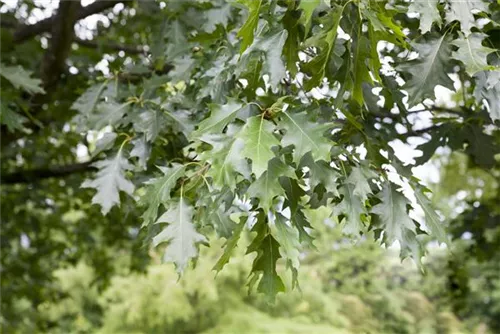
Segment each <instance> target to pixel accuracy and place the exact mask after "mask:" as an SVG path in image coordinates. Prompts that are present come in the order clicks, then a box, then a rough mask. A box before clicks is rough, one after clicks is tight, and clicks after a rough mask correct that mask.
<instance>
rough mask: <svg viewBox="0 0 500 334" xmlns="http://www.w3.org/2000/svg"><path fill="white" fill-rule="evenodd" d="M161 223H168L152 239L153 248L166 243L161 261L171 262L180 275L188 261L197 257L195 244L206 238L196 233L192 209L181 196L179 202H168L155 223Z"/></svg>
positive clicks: (204, 240)
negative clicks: (164, 210)
mask: <svg viewBox="0 0 500 334" xmlns="http://www.w3.org/2000/svg"><path fill="white" fill-rule="evenodd" d="M161 223H168V226H167V227H166V228H164V229H163V230H162V231H161V232H160V233H159V234H158V235H156V236H155V237H154V238H153V247H156V246H158V245H159V244H161V243H164V242H168V245H167V246H166V248H165V253H164V255H163V260H164V261H165V262H173V263H174V264H175V266H176V269H177V272H178V273H179V274H182V273H183V272H184V270H185V269H186V267H187V265H188V263H189V260H190V259H192V258H194V257H196V256H197V255H198V250H197V248H196V244H197V243H199V242H206V238H205V236H203V235H201V234H200V233H198V232H197V231H196V229H195V226H194V224H193V207H192V206H191V205H189V204H187V203H186V201H185V199H184V197H182V196H181V197H180V198H179V201H175V202H170V203H169V208H168V210H167V211H166V212H165V213H164V214H163V215H161V216H160V218H158V220H157V221H156V222H155V224H161Z"/></svg>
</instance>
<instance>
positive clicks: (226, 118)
mask: <svg viewBox="0 0 500 334" xmlns="http://www.w3.org/2000/svg"><path fill="white" fill-rule="evenodd" d="M242 107H243V105H242V104H241V103H237V102H235V101H229V102H228V103H227V104H223V105H218V104H212V105H210V109H211V112H210V116H209V117H208V118H206V119H204V120H203V121H201V122H200V124H199V125H198V128H197V129H196V131H194V132H193V133H192V134H191V137H192V138H196V137H200V136H201V135H203V134H206V133H222V132H223V130H224V129H225V128H226V126H227V125H228V124H229V123H231V122H232V121H234V120H235V118H236V115H237V114H238V112H239V111H240V109H241V108H242Z"/></svg>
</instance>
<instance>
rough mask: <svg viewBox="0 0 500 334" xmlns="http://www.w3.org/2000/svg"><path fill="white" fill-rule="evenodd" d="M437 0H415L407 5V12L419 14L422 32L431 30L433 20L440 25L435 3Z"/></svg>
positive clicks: (440, 21)
mask: <svg viewBox="0 0 500 334" xmlns="http://www.w3.org/2000/svg"><path fill="white" fill-rule="evenodd" d="M438 3H439V0H415V1H413V2H412V3H411V5H410V7H408V12H410V13H418V14H420V26H419V28H420V31H421V32H422V34H425V33H426V32H429V31H430V30H431V27H432V24H434V23H435V22H436V23H437V24H438V26H441V24H442V20H441V15H440V14H439V10H438V8H437V5H438Z"/></svg>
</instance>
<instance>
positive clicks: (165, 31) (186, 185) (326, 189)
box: [2, 0, 500, 298]
mask: <svg viewBox="0 0 500 334" xmlns="http://www.w3.org/2000/svg"><path fill="white" fill-rule="evenodd" d="M141 6H142V7H141ZM149 6H153V7H154V8H153V9H151V8H150V7H149ZM138 8H139V9H141V10H142V11H143V13H149V12H151V11H154V10H158V7H156V4H154V3H150V4H140V5H139V7H138ZM499 9H500V5H499V4H498V3H493V2H490V3H488V2H486V1H485V2H482V1H472V0H466V1H465V2H464V1H460V2H458V1H438V0H434V1H426V2H421V1H415V2H403V1H370V0H357V1H352V0H350V1H338V2H337V1H332V2H331V3H326V2H323V1H320V0H312V1H305V0H304V1H271V0H268V1H263V0H257V1H256V0H241V1H238V2H236V3H231V4H227V3H224V2H210V3H208V2H203V1H200V2H178V3H177V2H174V3H169V4H168V6H166V7H165V8H163V9H162V10H161V11H160V14H161V15H157V16H155V17H154V18H152V19H151V21H152V22H151V23H152V28H151V29H152V30H153V32H152V33H151V34H150V35H148V36H147V42H148V43H149V44H150V55H149V57H138V59H137V61H136V62H135V63H133V64H132V65H130V64H129V65H128V66H124V67H123V68H120V69H119V71H118V73H116V74H115V75H109V76H107V77H105V78H103V79H102V80H95V81H94V84H92V85H91V86H90V87H89V88H88V89H87V90H86V91H85V92H84V93H83V94H81V95H80V96H79V97H78V99H77V100H76V101H75V102H74V103H73V105H72V107H71V108H72V109H73V110H75V111H76V112H77V115H76V116H75V117H74V118H73V120H72V121H71V123H72V124H73V129H74V130H75V131H76V132H83V133H88V132H89V131H101V132H102V131H104V132H105V133H104V135H103V136H102V138H100V139H99V140H98V141H97V142H96V143H95V149H94V150H93V151H92V152H91V155H92V156H93V157H95V159H97V158H99V157H101V156H102V157H103V158H102V159H100V160H99V161H97V162H95V163H94V167H95V168H97V169H98V172H97V174H96V175H94V176H91V177H90V179H88V180H86V181H85V182H83V184H82V187H85V188H94V189H95V194H94V196H93V198H92V203H95V204H98V205H100V206H101V211H102V213H103V214H108V213H109V212H110V210H111V209H112V208H113V207H118V206H119V205H120V202H121V199H120V192H123V193H125V194H128V195H129V196H131V197H133V198H134V199H137V200H138V202H139V203H140V205H141V206H142V207H143V208H144V213H143V215H142V220H143V227H144V228H146V229H147V230H148V233H149V234H150V237H151V239H152V243H153V246H155V247H156V246H159V247H164V259H165V260H166V261H171V262H173V263H175V265H176V268H177V270H178V272H179V273H182V272H183V270H184V269H185V268H186V267H187V265H188V263H189V261H190V260H191V259H194V258H196V256H197V246H198V245H199V244H200V243H209V240H208V237H207V236H208V235H209V231H211V230H215V232H216V233H217V235H218V236H219V237H221V238H225V239H226V240H227V242H226V244H225V246H224V249H223V255H222V256H221V258H220V259H219V261H218V262H217V263H216V265H215V267H214V269H216V270H221V269H222V268H223V267H224V265H225V264H226V263H227V262H228V261H229V259H230V258H231V253H232V252H233V251H234V249H235V248H236V247H237V245H238V240H239V238H240V234H241V232H242V231H243V230H244V229H250V230H251V231H253V232H255V235H254V239H253V242H252V243H251V244H250V245H249V246H248V249H247V253H253V252H256V253H257V256H256V257H255V260H254V262H253V265H252V274H251V275H250V277H249V285H250V286H254V285H255V284H257V290H258V291H261V292H265V293H266V295H268V296H269V297H271V298H274V296H275V295H276V294H277V293H278V292H279V291H283V290H284V284H283V281H282V278H281V277H280V275H279V273H278V271H277V269H276V263H277V261H279V260H280V259H282V260H283V261H285V263H287V267H288V268H289V269H290V272H291V274H292V277H293V278H294V280H296V277H297V271H298V269H299V263H300V261H299V258H300V252H301V250H302V248H303V247H304V248H310V247H314V244H313V238H312V236H311V233H310V232H311V225H310V223H309V221H308V219H307V216H306V215H305V214H304V210H306V209H307V210H310V209H317V208H320V207H326V208H328V209H329V210H330V212H331V216H332V217H333V219H334V220H335V221H336V222H337V223H338V224H339V225H341V226H342V229H343V231H344V232H345V234H346V235H349V236H351V237H353V238H359V237H360V236H361V235H364V234H367V233H373V234H374V235H375V236H376V238H377V239H379V240H380V242H381V243H384V244H386V245H391V244H393V243H394V242H395V241H398V242H399V244H400V246H401V255H402V256H403V257H406V256H410V255H411V256H412V257H413V258H414V259H415V260H416V261H417V262H418V263H419V262H420V258H421V257H422V255H423V248H422V245H421V242H420V239H421V235H422V234H426V233H429V234H431V235H432V236H433V237H435V238H437V239H438V240H439V241H440V242H447V235H446V233H445V232H444V229H443V227H442V223H441V220H440V218H439V216H438V214H437V213H436V212H435V211H434V210H433V208H432V207H431V205H430V203H429V200H428V199H427V197H426V192H427V189H426V188H425V187H423V186H422V185H421V184H419V180H417V179H415V178H414V177H412V174H411V167H412V166H411V165H408V166H403V164H402V163H401V162H400V161H399V160H398V158H397V157H396V155H395V153H394V151H393V149H392V148H391V146H390V145H389V142H390V141H392V140H394V139H407V138H408V137H410V136H415V135H420V134H430V135H431V140H430V141H428V142H426V143H424V144H423V145H422V146H421V147H420V148H421V149H422V150H423V152H424V155H423V156H422V157H421V158H419V159H418V161H417V163H418V164H422V163H424V162H426V161H427V160H428V159H429V158H430V157H431V156H432V154H433V153H434V151H435V150H436V148H437V147H439V146H444V145H448V146H450V147H451V148H452V149H454V150H463V151H465V152H466V153H467V154H470V155H471V156H472V157H473V158H474V162H475V163H476V164H477V165H479V166H481V167H483V168H491V167H492V166H493V165H495V164H496V160H495V158H494V156H495V154H496V153H499V152H500V144H499V141H498V128H497V127H495V125H494V124H495V121H499V120H500V105H499V103H498V101H500V99H499V95H500V75H499V73H500V72H499V71H498V69H499V66H500V58H499V54H498V51H497V49H498V48H499V46H500V29H499V28H498V27H499V24H500V23H499V22H500V17H499V15H498V13H499V12H500V10H499ZM164 17H168V18H169V19H168V21H165V20H163V18H164ZM151 68H153V71H152V72H151ZM165 68H168V70H167V71H163V72H162V71H160V69H165ZM12 71H14V69H12V68H10V69H9V68H5V69H2V75H3V76H4V77H5V78H6V79H7V80H10V81H11V82H12V84H13V85H14V86H16V87H21V88H24V89H25V90H26V91H28V92H33V93H43V92H42V91H37V89H38V90H40V89H41V88H39V86H38V85H37V84H36V82H34V81H33V80H32V79H29V75H27V74H25V72H21V73H20V74H19V75H18V76H16V77H15V78H13V77H12V75H11V74H10V73H12ZM144 73H148V75H147V76H142V79H141V80H139V81H137V80H134V79H133V78H135V77H137V76H141V75H142V74H144ZM452 78H458V79H455V81H456V83H462V88H461V89H462V90H463V92H464V100H463V101H462V103H461V106H460V108H458V109H456V110H444V111H443V110H440V109H439V108H438V107H437V106H436V105H435V103H433V100H435V98H436V97H435V93H434V90H435V87H436V86H437V85H440V86H444V87H447V88H449V89H452V90H455V88H454V81H453V79H452ZM403 91H404V92H406V94H405V93H403ZM414 107H416V108H424V109H423V111H433V112H434V116H433V117H432V121H433V123H434V124H433V126H431V127H430V128H425V129H418V130H415V129H414V125H415V124H414V123H412V121H411V117H410V115H411V114H412V113H415V112H418V111H420V110H418V109H417V110H415V109H414ZM411 108H413V109H411ZM3 109H4V108H2V110H3ZM408 109H410V111H409V110H408ZM5 110H9V109H8V108H7V109H5ZM9 115H10V116H9ZM12 115H14V114H12V112H11V111H7V112H4V111H2V123H3V124H5V125H7V126H8V127H9V128H10V129H12V130H15V129H19V128H22V122H24V121H26V120H25V119H23V118H20V117H14V120H12V119H13V116H12ZM18 116H19V115H18ZM455 116H456V117H455ZM488 125H492V127H490V130H488V131H486V130H485V127H486V126H488ZM398 127H402V128H403V130H398ZM486 147H487V149H486ZM360 148H362V149H361V150H360ZM167 152H168V153H167ZM156 166H157V167H158V168H157V167H156ZM151 174H155V175H153V176H152V175H151ZM391 174H392V176H394V178H392V177H391V179H390V177H389V176H390V175H391ZM145 178H146V179H147V180H146V181H144V179H145ZM395 180H396V181H395ZM402 186H404V187H406V188H407V189H408V190H409V193H410V195H411V196H410V199H412V200H410V199H409V198H408V197H407V196H406V195H405V194H403V192H402V191H401V187H402ZM122 200H123V198H122ZM416 206H420V207H421V208H422V209H423V212H424V215H425V224H421V223H419V222H417V221H415V220H414V219H412V218H411V217H410V215H409V213H410V211H411V210H412V208H415V207H416ZM165 224H166V225H165ZM426 231H427V232H426ZM280 261H281V260H280ZM296 283H297V282H295V283H294V284H296Z"/></svg>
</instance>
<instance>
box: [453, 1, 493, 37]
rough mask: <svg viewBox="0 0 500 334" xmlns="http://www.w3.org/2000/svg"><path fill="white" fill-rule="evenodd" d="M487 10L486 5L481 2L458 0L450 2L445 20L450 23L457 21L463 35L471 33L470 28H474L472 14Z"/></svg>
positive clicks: (474, 21)
mask: <svg viewBox="0 0 500 334" xmlns="http://www.w3.org/2000/svg"><path fill="white" fill-rule="evenodd" d="M476 10H478V11H485V10H487V6H486V3H484V2H483V1H482V0H460V1H450V8H449V10H447V11H446V20H447V21H448V22H452V21H455V20H458V21H459V22H460V27H461V28H462V32H463V33H464V34H465V35H469V34H470V33H471V28H472V27H475V26H476V20H475V18H474V12H475V11H476Z"/></svg>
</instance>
